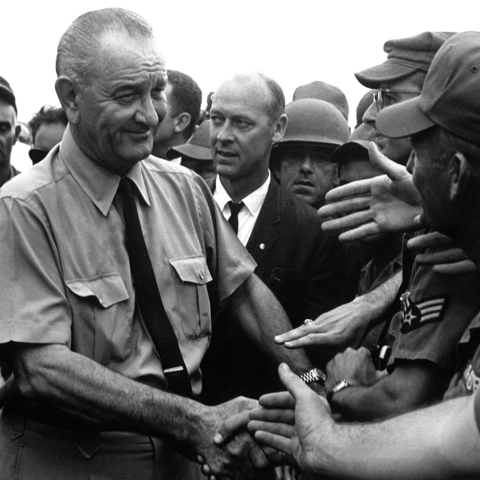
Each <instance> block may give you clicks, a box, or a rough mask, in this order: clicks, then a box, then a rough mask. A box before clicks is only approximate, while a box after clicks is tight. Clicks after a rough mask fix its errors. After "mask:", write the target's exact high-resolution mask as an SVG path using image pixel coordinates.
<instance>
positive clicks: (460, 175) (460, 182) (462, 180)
mask: <svg viewBox="0 0 480 480" xmlns="http://www.w3.org/2000/svg"><path fill="white" fill-rule="evenodd" d="M449 175H450V201H452V202H454V201H458V200H460V199H461V198H463V197H464V195H465V194H466V192H467V191H468V189H469V188H470V187H471V185H472V182H473V181H474V172H473V170H472V167H471V166H470V164H469V163H468V162H467V159H466V158H465V155H463V153H460V152H457V153H455V155H454V156H453V157H452V159H451V161H450V165H449Z"/></svg>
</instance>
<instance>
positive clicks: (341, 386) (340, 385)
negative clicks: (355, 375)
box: [327, 379, 351, 403]
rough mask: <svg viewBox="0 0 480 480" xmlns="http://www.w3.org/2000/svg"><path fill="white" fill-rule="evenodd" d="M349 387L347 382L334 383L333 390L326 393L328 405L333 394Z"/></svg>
mask: <svg viewBox="0 0 480 480" xmlns="http://www.w3.org/2000/svg"><path fill="white" fill-rule="evenodd" d="M350 386H351V383H350V382H348V381H347V380H345V379H344V380H341V381H340V382H338V383H336V384H335V385H334V386H333V388H332V389H331V390H330V391H329V392H327V400H328V403H330V401H331V399H332V396H333V394H334V393H337V392H339V391H340V390H343V389H344V388H347V387H350Z"/></svg>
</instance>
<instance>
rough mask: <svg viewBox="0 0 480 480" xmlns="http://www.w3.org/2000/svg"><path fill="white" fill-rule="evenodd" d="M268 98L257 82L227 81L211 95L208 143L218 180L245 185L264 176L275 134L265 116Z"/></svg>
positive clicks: (267, 94) (274, 126)
mask: <svg viewBox="0 0 480 480" xmlns="http://www.w3.org/2000/svg"><path fill="white" fill-rule="evenodd" d="M269 96H270V92H269V91H268V89H267V87H266V85H265V84H264V83H263V82H262V81H260V80H257V79H251V80H249V81H245V82H241V81H239V80H238V79H235V80H231V81H228V82H225V83H224V84H223V85H222V86H221V87H220V88H219V89H218V90H217V92H216V93H215V96H214V97H213V104H212V109H211V112H210V119H211V124H210V141H211V146H212V155H213V161H214V163H215V165H216V168H217V172H218V174H219V175H220V176H221V177H225V178H228V179H230V180H238V179H243V180H245V181H246V182H248V181H249V180H253V181H254V180H257V181H258V179H259V178H260V177H264V176H265V174H266V173H267V171H268V162H269V157H270V150H271V147H272V142H273V140H274V139H276V138H275V137H276V132H277V128H276V127H277V123H276V122H272V120H271V118H270V117H269V115H268V108H267V107H268V104H267V99H268V98H269ZM277 133H278V132H277ZM282 133H283V132H282Z"/></svg>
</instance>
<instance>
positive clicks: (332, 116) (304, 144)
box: [270, 89, 349, 208]
mask: <svg viewBox="0 0 480 480" xmlns="http://www.w3.org/2000/svg"><path fill="white" fill-rule="evenodd" d="M297 90H298V89H297ZM285 113H286V114H287V117H288V124H287V130H286V132H285V135H284V137H283V139H282V140H281V141H280V142H278V143H276V144H275V145H274V147H273V150H272V154H271V157H270V158H271V161H270V168H271V170H272V171H273V172H274V174H275V176H276V178H277V180H278V181H279V183H280V184H281V185H282V186H283V187H284V188H286V189H287V190H289V191H290V192H291V193H293V194H294V195H295V196H297V197H298V198H300V199H302V200H304V201H305V202H306V203H308V204H309V205H310V206H312V207H314V208H320V207H321V206H322V205H323V204H324V203H325V195H326V194H327V192H328V191H330V190H331V189H332V188H334V187H336V186H338V183H339V181H338V174H337V167H336V164H334V163H332V162H330V156H331V154H332V153H333V151H334V150H335V149H336V148H337V147H338V146H340V145H342V144H343V143H345V142H346V141H347V140H348V136H349V129H348V124H347V121H346V120H345V118H344V117H343V116H342V114H341V113H340V111H339V110H338V109H337V108H335V107H334V106H333V105H332V104H330V103H328V102H326V101H323V100H316V99H312V98H305V99H302V100H296V101H294V102H292V103H290V104H288V105H287V106H286V108H285Z"/></svg>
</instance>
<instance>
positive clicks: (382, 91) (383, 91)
mask: <svg viewBox="0 0 480 480" xmlns="http://www.w3.org/2000/svg"><path fill="white" fill-rule="evenodd" d="M392 93H393V94H395V93H410V94H412V95H420V94H421V93H422V92H421V90H395V89H394V88H379V89H378V90H375V91H374V92H373V101H374V102H375V105H376V106H377V109H378V111H380V110H383V109H384V108H387V107H389V106H390V105H394V104H395V103H399V101H398V99H396V98H395V97H392V96H391V95H390V94H392Z"/></svg>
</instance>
